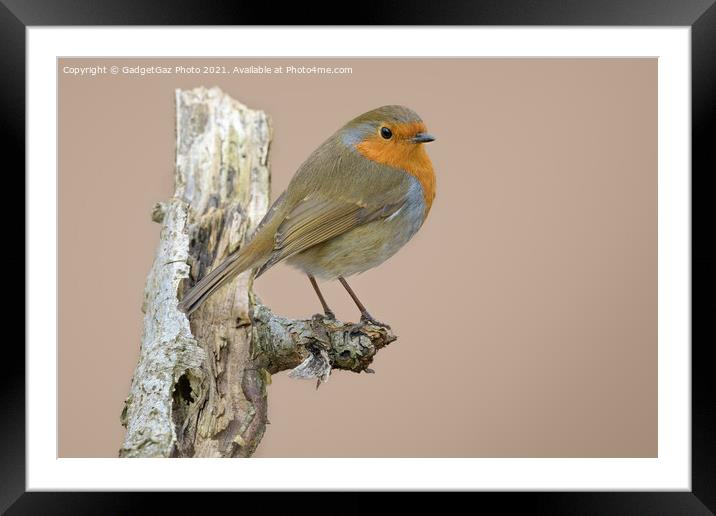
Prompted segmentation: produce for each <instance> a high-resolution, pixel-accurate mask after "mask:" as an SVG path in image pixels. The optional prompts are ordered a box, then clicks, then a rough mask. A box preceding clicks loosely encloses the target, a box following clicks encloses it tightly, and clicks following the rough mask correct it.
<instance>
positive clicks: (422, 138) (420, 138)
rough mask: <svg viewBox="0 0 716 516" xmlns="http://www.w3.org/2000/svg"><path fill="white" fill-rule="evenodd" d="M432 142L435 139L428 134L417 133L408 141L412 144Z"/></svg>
mask: <svg viewBox="0 0 716 516" xmlns="http://www.w3.org/2000/svg"><path fill="white" fill-rule="evenodd" d="M433 140H435V137H434V136H433V135H432V134H428V133H418V134H416V135H415V136H413V137H412V138H411V139H410V141H412V142H413V143H428V142H432V141H433Z"/></svg>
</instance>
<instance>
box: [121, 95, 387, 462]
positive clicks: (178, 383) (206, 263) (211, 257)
mask: <svg viewBox="0 0 716 516" xmlns="http://www.w3.org/2000/svg"><path fill="white" fill-rule="evenodd" d="M176 117H177V120H176V123H177V144H176V148H177V153H176V172H175V183H176V188H175V193H174V196H173V198H172V199H171V200H169V201H168V202H166V203H159V204H157V205H156V206H155V207H154V210H153V211H152V220H154V221H156V222H159V223H162V224H163V227H162V232H161V237H160V242H159V248H158V250H157V255H156V258H155V261H154V264H153V266H152V269H151V271H150V273H149V276H148V278H147V283H146V288H145V301H144V306H143V310H144V313H145V316H144V332H143V336H142V343H141V352H140V357H139V362H138V364H137V368H136V370H135V373H134V376H133V379H132V385H131V389H130V394H129V396H128V398H127V401H126V403H125V409H124V411H123V413H122V423H123V424H124V425H125V426H126V427H127V432H126V435H125V440H124V443H123V446H122V448H121V450H120V456H122V457H170V456H175V457H176V456H179V457H247V456H250V455H251V454H252V453H253V452H254V450H255V449H256V446H258V444H259V442H260V440H261V438H262V436H263V433H264V431H265V427H266V413H267V399H266V386H267V384H268V383H270V378H271V374H274V373H276V372H279V371H283V370H287V369H293V371H292V373H291V375H292V376H294V377H297V378H316V379H317V381H318V382H319V384H320V382H322V381H326V380H327V379H328V376H329V374H330V371H331V369H333V368H337V369H346V370H350V371H354V372H361V371H366V372H371V371H370V369H369V368H368V365H369V364H370V363H371V361H372V360H373V357H374V355H375V353H376V352H377V351H378V349H380V348H381V347H383V346H385V345H387V344H388V343H390V342H392V341H393V340H395V336H394V335H393V334H392V332H390V330H389V329H388V328H383V327H378V326H371V325H367V326H364V325H355V324H352V323H342V322H340V321H329V320H325V319H323V318H321V317H314V318H313V319H311V320H307V321H294V320H290V319H286V318H282V317H279V316H276V315H274V314H272V313H271V311H270V310H269V309H268V308H266V307H264V306H263V305H261V304H259V303H257V302H256V300H255V298H254V296H253V294H252V291H251V286H252V280H253V276H252V272H251V271H247V272H245V273H243V274H240V275H239V276H238V277H236V278H234V280H233V281H231V282H229V283H228V284H227V285H225V286H224V287H222V288H221V289H219V290H218V291H217V292H215V293H214V294H213V295H212V296H211V297H210V298H209V299H208V300H207V301H206V302H205V303H204V304H203V305H202V306H201V307H200V308H199V309H198V310H197V311H196V312H194V313H193V314H192V315H191V323H190V322H189V320H187V317H186V316H185V315H184V314H183V313H181V312H180V311H179V310H178V309H177V303H178V299H180V298H181V295H182V291H183V290H186V289H187V288H189V287H190V286H191V285H192V284H194V283H195V282H196V280H198V279H199V278H201V277H202V276H203V275H204V274H206V272H208V271H209V270H211V268H213V267H215V266H216V265H217V264H218V263H220V262H221V261H222V260H223V259H224V258H225V257H226V256H227V255H228V254H229V253H230V252H232V251H234V250H236V249H238V248H239V247H240V246H241V245H244V243H245V242H246V241H247V239H248V238H249V236H250V235H251V233H252V231H253V230H254V229H255V228H256V226H257V225H258V223H259V221H260V220H261V218H262V217H263V215H264V214H265V213H266V210H267V208H268V201H269V168H268V149H269V143H270V139H271V126H270V121H269V119H268V117H267V116H266V115H265V114H264V113H263V112H261V111H255V110H251V109H248V108H247V107H246V106H244V105H242V104H240V103H239V102H237V101H235V100H233V99H231V98H230V97H228V96H226V95H224V94H223V93H222V92H221V91H220V90H219V89H217V88H214V89H205V88H197V89H194V90H190V91H180V90H177V92H176ZM182 280H185V281H182Z"/></svg>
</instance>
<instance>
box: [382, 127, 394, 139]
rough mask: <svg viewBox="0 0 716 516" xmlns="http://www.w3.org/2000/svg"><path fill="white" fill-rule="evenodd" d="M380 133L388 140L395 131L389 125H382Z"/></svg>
mask: <svg viewBox="0 0 716 516" xmlns="http://www.w3.org/2000/svg"><path fill="white" fill-rule="evenodd" d="M380 135H381V136H382V137H383V138H385V139H386V140H390V139H391V138H392V136H393V131H391V130H390V129H388V128H387V127H381V128H380Z"/></svg>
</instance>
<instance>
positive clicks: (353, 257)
mask: <svg viewBox="0 0 716 516" xmlns="http://www.w3.org/2000/svg"><path fill="white" fill-rule="evenodd" d="M434 139H435V138H433V136H431V135H430V134H428V132H427V129H426V127H425V124H424V123H423V121H422V120H421V119H420V117H419V116H418V115H417V113H415V111H413V110H412V109H409V108H407V107H404V106H383V107H379V108H377V109H374V110H372V111H368V112H367V113H364V114H362V115H360V116H358V117H356V118H354V119H353V120H351V121H350V122H348V123H347V124H346V125H344V126H343V127H342V128H340V129H339V130H338V131H337V132H335V133H334V134H333V135H332V136H331V137H330V138H328V139H327V140H326V141H325V142H324V143H323V144H322V145H321V146H320V147H318V148H317V149H316V150H315V151H314V152H313V153H312V154H311V155H310V156H309V157H308V159H307V160H306V161H305V162H304V163H303V164H302V165H301V166H300V167H299V169H298V171H297V172H296V174H295V175H294V177H293V178H292V179H291V182H290V183H289V185H288V188H287V189H286V191H285V192H283V193H282V194H281V195H280V196H279V197H278V199H276V201H275V202H274V203H273V205H272V206H271V208H270V209H269V210H268V212H267V213H266V215H265V216H264V218H263V220H262V221H261V222H260V224H259V226H258V227H257V228H256V231H255V232H254V235H253V238H252V239H251V240H250V241H249V242H248V244H246V245H245V246H243V247H242V248H240V249H238V250H237V251H235V252H234V253H232V254H230V255H229V256H228V257H227V258H226V259H225V260H224V261H223V262H221V263H220V264H219V265H217V266H216V267H215V268H214V269H212V270H211V272H209V273H208V274H207V275H206V276H204V277H203V278H202V279H201V280H200V281H199V282H198V283H197V284H196V285H195V286H194V287H193V288H192V289H191V290H189V291H188V292H187V294H186V296H184V298H183V300H182V301H181V303H180V304H179V308H180V309H181V310H182V311H183V312H185V313H187V314H190V313H191V312H193V311H194V310H196V309H197V308H198V307H199V306H200V305H201V303H202V302H203V301H204V300H206V298H207V297H209V296H210V295H211V294H212V293H213V292H215V291H216V290H217V289H218V288H220V287H221V286H222V285H224V284H225V283H226V282H227V281H229V280H230V279H231V278H233V277H234V276H236V275H237V274H240V273H241V272H244V271H246V270H249V269H255V272H256V277H259V276H261V274H263V273H264V272H266V271H267V270H268V269H269V268H271V267H272V266H273V265H274V264H276V263H278V262H280V261H282V260H286V263H288V264H290V265H293V266H295V267H297V268H298V269H300V270H302V271H303V272H305V273H306V275H307V276H308V279H309V281H310V282H311V285H312V286H313V288H314V290H315V291H316V294H317V295H318V299H319V300H320V302H321V305H322V307H323V311H324V313H325V315H326V317H328V318H334V317H335V315H334V313H333V311H332V310H331V309H330V308H329V307H328V304H327V303H326V300H325V298H324V297H323V294H322V293H321V290H320V289H319V288H318V283H316V278H320V279H322V280H333V279H338V281H340V282H341V284H342V285H343V287H345V289H346V290H347V291H348V294H349V295H350V296H351V298H352V299H353V301H354V302H355V304H356V305H357V306H358V309H359V310H360V313H361V322H362V323H370V324H377V325H381V326H385V325H383V324H382V323H380V322H379V321H376V320H375V319H374V318H373V317H372V316H371V315H370V313H369V312H368V310H366V308H365V306H364V305H363V303H361V302H360V300H359V299H358V297H357V296H356V294H355V292H353V289H351V287H350V286H349V285H348V282H346V280H345V278H346V277H347V276H351V275H353V274H357V273H360V272H363V271H366V270H368V269H371V268H373V267H376V266H377V265H380V264H381V263H383V262H384V261H385V260H387V259H388V258H390V257H391V256H392V255H393V254H395V253H396V252H397V251H398V250H399V249H400V248H401V247H403V246H404V245H405V244H406V243H407V242H408V240H410V239H411V238H412V236H413V235H414V234H415V233H416V232H417V231H418V229H420V226H422V224H423V222H424V221H425V218H426V217H427V216H428V212H429V211H430V206H431V205H432V202H433V199H434V198H435V173H434V171H433V167H432V163H431V162H430V158H429V157H428V154H427V153H426V152H425V148H424V145H423V144H424V143H427V142H431V141H433V140H434Z"/></svg>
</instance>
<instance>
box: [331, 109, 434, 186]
mask: <svg viewBox="0 0 716 516" xmlns="http://www.w3.org/2000/svg"><path fill="white" fill-rule="evenodd" d="M341 137H342V140H343V143H344V144H346V145H348V146H351V147H353V148H355V150H357V151H358V152H359V153H360V154H362V155H363V156H364V157H365V158H368V159H370V160H372V161H375V162H377V163H380V164H382V165H388V166H391V167H394V168H399V169H401V170H405V171H408V172H411V173H413V172H414V170H415V169H416V167H421V166H425V161H426V160H427V162H428V163H429V159H428V157H427V154H426V153H425V150H424V149H423V144H424V143H428V142H431V141H433V140H434V139H435V138H434V137H433V136H432V135H430V134H429V133H428V132H427V128H426V127H425V124H424V123H423V121H422V120H421V118H420V117H419V116H418V114H417V113H416V112H415V111H413V110H412V109H410V108H407V107H404V106H383V107H379V108H377V109H374V110H372V111H368V112H367V113H363V114H362V115H360V116H358V117H356V118H354V119H353V120H351V121H350V122H348V123H347V124H346V125H345V126H344V127H343V128H342V129H341Z"/></svg>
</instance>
